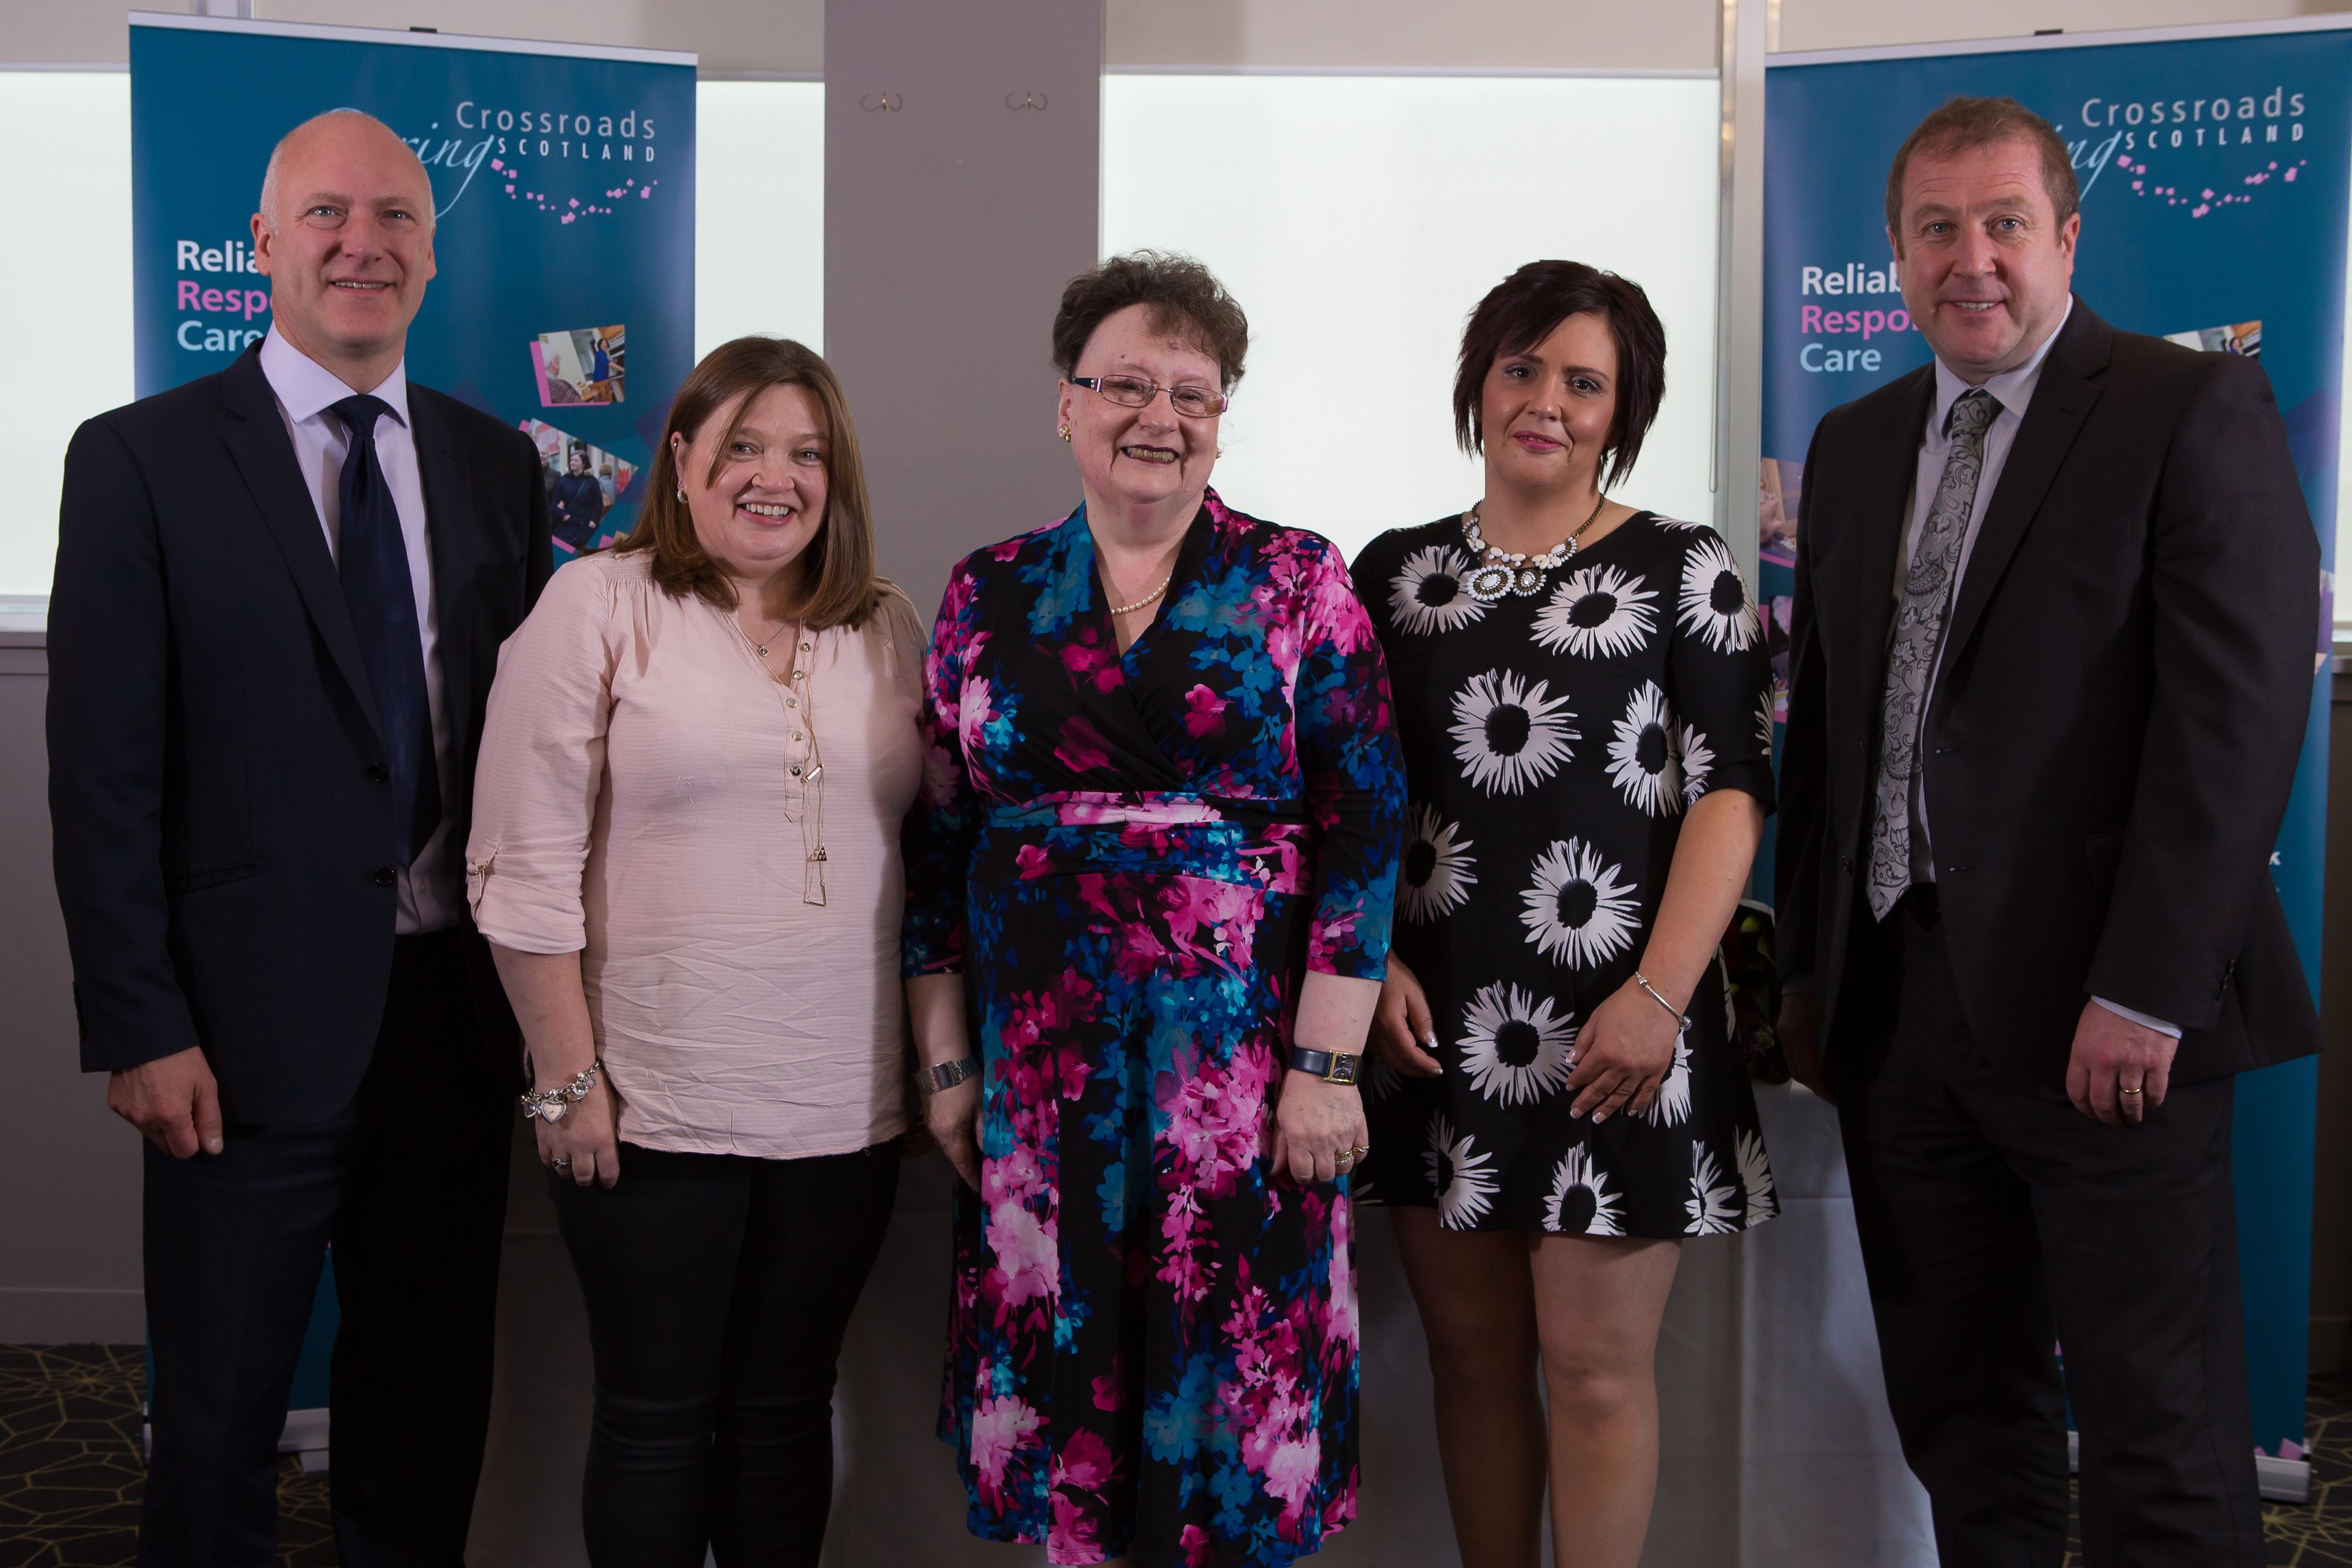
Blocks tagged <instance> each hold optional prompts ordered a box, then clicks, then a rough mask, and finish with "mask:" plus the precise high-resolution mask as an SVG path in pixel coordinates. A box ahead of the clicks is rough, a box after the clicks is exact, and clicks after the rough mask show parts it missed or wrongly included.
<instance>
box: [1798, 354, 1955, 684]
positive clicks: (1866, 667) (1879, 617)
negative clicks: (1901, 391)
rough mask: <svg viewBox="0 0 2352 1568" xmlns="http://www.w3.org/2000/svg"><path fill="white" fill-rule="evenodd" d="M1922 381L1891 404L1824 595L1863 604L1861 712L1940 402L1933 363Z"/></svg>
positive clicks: (1830, 600)
mask: <svg viewBox="0 0 2352 1568" xmlns="http://www.w3.org/2000/svg"><path fill="white" fill-rule="evenodd" d="M1912 374H1913V375H1914V376H1916V378H1917V384H1916V386H1913V387H1912V388H1911V389H1910V391H1909V393H1908V395H1906V396H1903V397H1900V398H1896V399H1893V400H1891V401H1890V405H1889V407H1890V410H1891V412H1890V413H1889V414H1888V416H1887V423H1886V424H1885V426H1883V427H1882V428H1881V429H1880V430H1879V431H1878V432H1876V433H1875V435H1874V437H1872V438H1871V440H1870V449H1871V451H1872V452H1873V453H1874V458H1873V459H1872V462H1871V465H1870V468H1869V469H1868V471H1867V472H1865V473H1864V474H1863V475H1862V476H1861V478H1860V479H1859V481H1858V484H1859V489H1860V494H1858V495H1857V496H1856V497H1855V500H1854V509H1855V510H1854V512H1853V515H1854V516H1855V517H1856V518H1857V519H1858V520H1859V521H1858V532H1857V536H1856V538H1855V540H1854V542H1853V548H1852V549H1850V550H1844V551H1841V552H1840V554H1841V556H1842V557H1843V570H1842V571H1840V572H1839V574H1838V580H1837V582H1836V583H1835V584H1834V585H1833V587H1832V588H1830V589H1828V590H1826V591H1824V592H1823V594H1822V595H1821V599H1822V603H1825V604H1842V605H1855V606H1857V613H1856V616H1855V620H1854V639H1855V640H1854V644H1853V649H1852V658H1850V659H1849V660H1848V663H1847V668H1851V669H1852V670H1853V672H1854V675H1855V678H1856V681H1857V684H1858V685H1859V686H1860V688H1861V692H1860V695H1861V700H1862V707H1861V710H1860V711H1862V712H1864V713H1868V714H1872V715H1875V714H1876V713H1877V711H1878V704H1879V698H1880V696H1881V688H1882V687H1883V686H1885V681H1886V631H1887V627H1888V626H1890V625H1891V624H1892V623H1893V621H1894V618H1895V561H1896V559H1897V558H1898V557H1899V556H1900V555H1901V554H1902V551H1903V541H1904V538H1905V536H1906V535H1907V534H1908V533H1909V531H1910V525H1911V519H1910V516H1909V514H1908V513H1907V512H1906V510H1905V508H1904V500H1905V498H1906V497H1907V496H1909V495H1910V494H1911V487H1912V484H1913V482H1914V480H1915V479H1916V477H1917V474H1918V468H1919V441H1920V437H1921V435H1922V433H1923V432H1924V431H1926V429H1927V412H1928V410H1929V409H1930V408H1932V407H1933V406H1934V405H1935V401H1936V373H1935V370H1934V368H1933V367H1932V366H1930V367H1929V368H1927V369H1925V370H1920V371H1915V372H1913V373H1912Z"/></svg>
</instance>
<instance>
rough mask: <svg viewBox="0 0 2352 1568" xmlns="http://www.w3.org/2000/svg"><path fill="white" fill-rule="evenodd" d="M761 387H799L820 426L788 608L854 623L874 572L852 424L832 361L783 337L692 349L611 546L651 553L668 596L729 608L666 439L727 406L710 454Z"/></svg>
mask: <svg viewBox="0 0 2352 1568" xmlns="http://www.w3.org/2000/svg"><path fill="white" fill-rule="evenodd" d="M771 386H797V387H801V388H803V389H805V390H806V391H807V393H808V395H810V396H811V397H814V399H816V403H817V406H818V408H819V409H820V410H822V411H823V413H824V425H825V444H824V468H825V490H826V496H825V508H824V520H823V521H821V522H820V523H819V524H818V525H817V531H816V536H815V537H814V538H813V539H811V540H810V541H809V543H808V548H807V549H806V550H805V551H803V552H802V553H801V559H800V566H801V570H800V573H799V588H798V592H797V593H796V594H795V595H794V597H793V605H792V606H791V609H790V612H789V613H790V615H791V616H792V618H793V619H794V620H797V621H799V622H800V623H801V624H802V625H803V626H808V627H810V628H811V629H813V630H817V631H822V630H824V629H826V628H828V627H832V626H864V625H865V624H866V620H867V619H868V618H869V617H871V616H873V614H874V611H875V608H876V606H877V605H879V604H880V603H881V599H882V591H883V582H882V579H881V578H880V577H878V576H877V575H876V574H875V570H874V564H875V560H874V558H875V549H874V521H873V514H872V512H871V510H869V508H868V506H867V503H866V465H865V463H864V461H863V460H862V459H861V458H859V456H858V452H857V430H856V426H854V425H852V424H851V423H850V418H849V400H848V399H847V398H846V397H845V396H844V395H842V391H841V382H840V380H839V378H838V377H836V376H835V374H833V367H832V366H831V365H829V364H827V363H824V356H823V355H821V354H819V353H816V351H815V350H814V349H811V348H809V347H807V346H806V345H805V344H803V343H796V342H793V341H792V340H791V339H789V338H756V337H755V338H737V339H736V340H735V341H734V342H726V343H721V344H719V346H718V347H717V348H715V349H713V350H711V351H710V352H709V353H707V354H705V355H704V356H703V357H702V363H700V364H698V365H696V366H695V367H694V369H693V371H692V373H691V374H688V376H687V378H686V384H684V385H682V386H680V387H679V388H678V389H677V396H676V397H674V398H672V399H671V400H670V405H669V419H668V422H667V424H666V425H665V426H663V428H662V437H661V444H660V446H659V447H658V448H656V451H655V454H654V471H653V474H652V476H651V479H650V480H649V482H648V484H647V486H646V500H645V507H644V510H641V511H640V512H639V513H638V515H637V525H636V526H635V528H633V529H631V530H630V531H629V532H628V534H627V536H626V537H625V538H623V539H621V540H620V541H618V542H615V543H614V545H613V546H612V548H613V550H614V552H615V553H619V554H629V553H633V552H640V551H642V552H646V553H647V554H649V555H651V557H652V561H651V563H650V569H651V572H652V574H653V579H654V582H655V583H656V584H657V585H658V586H659V587H660V588H661V589H662V591H663V592H664V593H667V594H668V595H671V596H672V597H674V598H680V599H682V598H684V597H686V596H687V595H688V594H692V595H696V596H698V597H699V598H702V599H705V600H707V601H709V603H710V604H712V605H717V606H718V607H719V609H722V610H732V609H734V608H735V603H736V594H735V585H734V584H733V583H731V582H730V581H729V580H728V577H727V574H725V573H724V572H722V571H720V570H719V563H717V562H715V561H713V560H712V559H711V558H710V556H709V552H706V551H705V550H704V549H703V548H702V544H701V542H700V541H699V540H698V539H696V538H695V536H694V518H693V515H692V514H691V513H690V512H689V511H688V510H687V503H686V502H685V501H684V500H681V499H680V498H679V488H680V478H679V474H678V468H677V457H676V456H675V455H674V454H673V452H672V450H671V447H672V442H671V440H670V437H672V436H673V435H677V436H683V437H685V438H686V444H687V445H688V447H691V446H693V444H694V441H695V437H697V436H698V435H699V434H700V433H701V430H702V428H703V426H705V425H707V424H708V423H709V421H710V420H711V419H713V418H714V417H716V416H718V415H719V412H720V411H721V410H723V409H727V408H729V407H730V405H732V413H731V414H730V416H729V419H728V426H727V428H726V429H725V430H724V431H723V432H721V433H720V438H719V441H718V442H716V443H715V444H714V446H713V451H714V452H715V453H719V454H723V453H725V451H726V450H727V447H728V445H729V443H730V442H731V441H733V440H734V438H735V433H736V431H737V430H739V429H740V428H741V427H742V424H743V419H744V416H746V415H747V414H749V413H750V412H751V404H752V403H753V401H754V400H755V399H756V398H757V397H758V396H759V395H760V394H761V392H762V391H764V390H766V389H767V388H769V387H771ZM719 462H720V459H719V458H718V457H714V458H712V460H711V466H710V471H709V473H708V474H706V475H704V476H703V481H702V482H703V483H704V484H706V485H707V484H709V483H711V482H713V481H714V480H716V479H718V478H719Z"/></svg>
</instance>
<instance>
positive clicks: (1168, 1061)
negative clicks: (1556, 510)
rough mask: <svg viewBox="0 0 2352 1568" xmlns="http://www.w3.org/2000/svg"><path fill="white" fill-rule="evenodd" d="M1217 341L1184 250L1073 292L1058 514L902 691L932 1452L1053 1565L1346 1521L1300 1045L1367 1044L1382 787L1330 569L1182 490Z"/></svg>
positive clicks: (1333, 1316) (1350, 1337) (1338, 1180)
mask: <svg viewBox="0 0 2352 1568" xmlns="http://www.w3.org/2000/svg"><path fill="white" fill-rule="evenodd" d="M1247 341H1248V339H1247V326H1246V323H1245V322H1244V319H1243V317H1242V314H1241V311H1240V310H1239V309H1238V307H1236V306H1235V305H1234V303H1233V301H1232V300H1231V299H1230V298H1228V297H1227V296H1226V295H1225V294H1224V292H1223V289H1222V288H1220V287H1219V286H1218V285H1217V283H1216V280H1215V279H1213V278H1212V277H1210V276H1209V274H1208V273H1207V272H1206V270H1205V269H1203V268H1200V267H1199V266H1197V265H1196V264H1194V263H1191V262H1187V261H1182V260H1179V259H1174V258H1162V257H1154V256H1151V255H1149V254H1145V255H1142V256H1138V257H1126V258H1114V259H1112V260H1111V261H1108V262H1106V263H1104V264H1103V266H1102V267H1100V268H1097V269H1096V270H1095V271H1094V272H1091V273H1088V274H1087V275H1086V276H1084V277H1081V278H1079V279H1076V281H1074V282H1073V283H1072V284H1071V285H1070V288H1069V289H1068V290H1067V292H1066V295H1065V296H1064V300H1063V307H1062V311H1061V315H1060V318H1059V319H1058V320H1057V321H1056V323H1055V332H1054V343H1055V359H1056V361H1057V363H1059V364H1060V366H1061V369H1062V373H1063V381H1062V388H1061V434H1062V436H1063V437H1064V438H1065V439H1066V440H1068V441H1069V442H1070V443H1071V447H1072V452H1073V455H1074V457H1075V458H1076V464H1077V468H1078V477H1079V480H1080V484H1081V487H1082V489H1083V490H1084V492H1085V497H1086V501H1085V504H1084V505H1083V506H1081V507H1080V508H1079V509H1078V510H1076V511H1075V512H1073V513H1072V514H1071V515H1070V516H1069V517H1068V518H1066V519H1065V520H1064V521H1061V522H1058V523H1055V524H1054V525H1053V526H1051V527H1048V528H1045V529H1041V530H1039V531H1036V532H1034V533H1029V534H1024V535H1023V536H1021V537H1019V538H1015V539H1012V540H1008V541H1006V542H1003V543H1002V544H999V545H995V546H993V547H992V548H990V549H987V550H982V551H981V552H978V553H976V554H974V555H972V556H971V557H970V558H969V559H968V560H966V561H964V562H963V563H961V565H960V566H958V567H957V568H956V570H955V572H954V574H952V576H951V577H950V581H949V584H948V589H947V594H946V597H945V601H944V603H943V604H942V605H941V606H940V618H939V624H938V626H937V628H936V630H935V631H934V633H933V637H932V645H931V652H930V659H929V668H928V671H927V681H928V711H927V722H928V725H929V745H930V756H929V765H928V768H927V778H926V782H925V785H924V789H923V792H922V795H921V798H920V799H919V802H918V804H917V806H916V810H915V812H914V814H913V815H912V816H910V818H909V819H908V840H907V842H908V847H907V866H908V897H907V910H908V914H907V928H906V942H905V962H906V966H907V973H908V975H909V976H910V979H909V982H908V999H909V1006H910V1012H911V1015H912V1017H913V1021H914V1026H915V1034H916V1042H917V1045H918V1047H919V1050H920V1053H921V1056H922V1060H923V1063H924V1066H925V1068H926V1069H927V1072H928V1074H929V1079H930V1086H929V1088H928V1092H929V1101H928V1105H927V1110H926V1114H927V1120H928V1121H929V1126H930V1128H931V1130H932V1132H933V1135H934V1136H936V1137H937V1138H938V1139H939V1140H940V1143H941V1144H942V1145H943V1146H944V1147H945V1148H946V1149H947V1151H948V1152H949V1155H950V1159H952V1160H953V1161H954V1163H955V1165H956V1169H957V1171H958V1173H959V1174H960V1175H961V1176H962V1178H963V1184H961V1185H960V1186H959V1189H958V1191H957V1194H956V1199H957V1206H956V1225H955V1249H956V1268H955V1294H954V1300H953V1303H952V1307H951V1310H950V1342H949V1348H948V1367H947V1377H946V1388H945V1391H944V1395H943V1399H942V1407H941V1410H940V1436H941V1437H942V1438H943V1439H944V1440H945V1441H947V1442H948V1443H950V1445H952V1446H953V1447H954V1448H955V1450H956V1453H957V1457H958V1462H959V1465H960V1467H961V1470H962V1473H963V1477H964V1480H965V1484H966V1487H967V1489H968V1490H969V1492H970V1495H971V1515H970V1519H971V1529H972V1531H973V1532H974V1533H975V1534H977V1535H981V1536H982V1537H985V1538H988V1539H992V1540H997V1541H1008V1542H1043V1543H1044V1544H1045V1546H1046V1548H1047V1557H1048V1561H1050V1562H1053V1563H1101V1562H1106V1561H1110V1560H1113V1559H1118V1558H1120V1557H1121V1556H1122V1554H1126V1553H1132V1561H1134V1562H1136V1563H1150V1564H1155V1565H1156V1564H1182V1565H1185V1568H1211V1565H1218V1564H1229V1563H1246V1564H1275V1563H1288V1562H1290V1561H1292V1560H1293V1559H1294V1558H1297V1557H1300V1556H1303V1555H1306V1554H1307V1553H1310V1552H1314V1551H1315V1550H1316V1549H1317V1548H1318V1547H1319V1546H1320V1545H1321V1544H1322V1542H1324V1540H1325V1539H1326V1538H1327V1537H1328V1535H1330V1534H1331V1533H1333V1532H1334V1531H1338V1530H1339V1529H1340V1528H1342V1527H1343V1526H1344V1525H1345V1524H1346V1523H1347V1522H1348V1521H1349V1520H1350V1519H1352V1518H1353V1517H1354V1515H1355V1508H1356V1441H1357V1428H1356V1354H1357V1323H1356V1300H1355V1258H1354V1247H1353V1232H1354V1225H1353V1219H1352V1215H1351V1211H1350V1209H1349V1199H1348V1176H1347V1174H1346V1173H1347V1171H1348V1169H1349V1166H1350V1165H1351V1164H1352V1163H1353V1161H1354V1159H1355V1158H1356V1157H1357V1156H1359V1155H1360V1153H1361V1152H1362V1151H1363V1150H1364V1147H1365V1142H1366V1141H1365V1131H1364V1120H1363V1108H1362V1106H1361V1104H1360V1101H1359V1099H1358V1091H1357V1090H1356V1089H1355V1088H1353V1087H1352V1086H1351V1085H1350V1084H1349V1083H1345V1082H1334V1081H1330V1079H1328V1077H1326V1076H1323V1074H1324V1073H1325V1072H1326V1071H1328V1067H1327V1066H1326V1065H1325V1064H1324V1063H1322V1061H1321V1059H1320V1058H1318V1057H1317V1056H1316V1054H1315V1053H1318V1052H1323V1053H1330V1054H1332V1055H1334V1056H1339V1057H1342V1058H1352V1056H1353V1055H1354V1054H1355V1053H1359V1052H1360V1051H1361V1049H1362V1045H1363V1041H1364V1037H1365V1032H1366V1030H1367V1029H1368V1027H1369V1026H1370V1020H1371V1012H1372V1008H1373V1005H1374V1004H1375V1002H1376V1000H1377V998H1378V994H1379V981H1380V978H1381V973H1382V968H1383V964H1384V963H1385V961H1386V957H1387V952H1388V942H1389V919H1390V900H1391V893H1392V890H1393V886H1394V882H1395V876H1396V853H1397V846H1398V841H1399V833H1400V827H1401V822H1402V809H1403V794H1404V791H1403V770H1402V761H1401V759H1400V756H1399V754H1398V751H1397V746H1396V741H1395V738H1394V735H1393V733H1392V731H1391V725H1390V717H1389V703H1388V682H1387V679H1386V677H1385V675H1384V673H1383V670H1382V667H1381V654H1380V647H1379V645H1378V643H1377V642H1376V641H1375V639H1374V637H1373V635H1372V630H1371V626H1370V620H1369V618H1368V617H1367V616H1366V615H1365V612H1364V609H1363V607H1362V606H1361V605H1360V604H1359V603H1358V602H1357V600H1356V597H1355V595H1354V593H1353V592H1352V591H1351V589H1350V587H1349V577H1348V574H1347V569H1346V565H1345V563H1344V562H1343V561H1342V560H1341V558H1340V556H1339V552H1337V551H1336V550H1335V549H1334V548H1333V547H1332V546H1331V545H1330V544H1329V543H1328V542H1326V541H1324V540H1322V539H1320V538H1318V537H1317V536H1315V535H1314V534H1311V533H1305V532H1301V531H1297V530H1292V529H1284V528H1277V527H1276V526H1274V525H1272V524H1270V523H1265V522H1261V521H1257V520H1256V519H1255V518H1250V517H1245V516H1244V515H1242V514H1241V513H1239V512H1236V511H1234V510H1231V509H1229V508H1227V507H1226V506H1225V505H1224V504H1223V502H1222V501H1221V500H1218V499H1217V496H1216V494H1215V493H1214V492H1213V491H1212V490H1210V489H1208V479H1209V470H1210V467H1211V465H1212V463H1213V460H1214V458H1215V454H1216V431H1217V419H1218V416H1219V415H1220V414H1221V413H1222V412H1223V408H1224V404H1225V395H1226V393H1227V392H1228V391H1229V390H1230V389H1231V387H1232V386H1233V384H1234V382H1235V381H1236V380H1237V379H1238V378H1239V376H1240V374H1241V369H1242V357H1243V353H1244V350H1245V348H1246V345H1247ZM1294 1047H1299V1049H1298V1050H1297V1054H1296V1055H1294ZM973 1057H977V1058H979V1060H978V1063H977V1064H976V1066H977V1069H978V1070H977V1076H975V1077H972V1078H971V1079H969V1080H966V1079H963V1076H962V1075H963V1074H964V1073H965V1072H966V1071H967V1070H970V1069H969V1068H967V1067H966V1065H965V1064H966V1063H967V1061H968V1060H969V1058H973ZM1302 1064H1304V1065H1302ZM1350 1065H1351V1064H1350ZM1308 1068H1313V1069H1315V1070H1311V1071H1310V1070H1307V1069H1308ZM1338 1076H1339V1077H1340V1078H1342V1079H1344V1078H1346V1077H1348V1076H1349V1074H1348V1073H1347V1072H1346V1071H1345V1070H1344V1069H1343V1070H1342V1071H1340V1072H1339V1075H1338Z"/></svg>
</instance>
